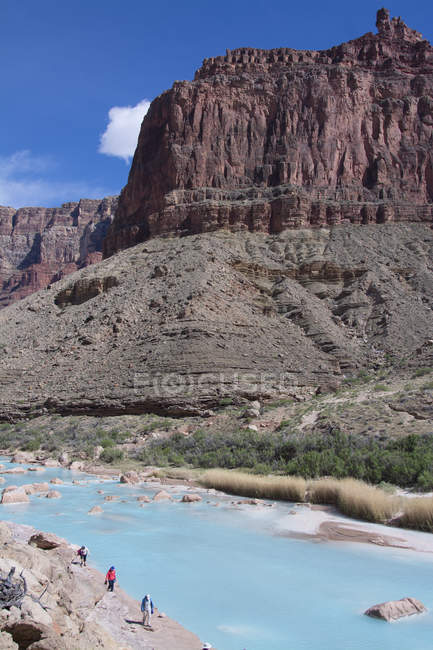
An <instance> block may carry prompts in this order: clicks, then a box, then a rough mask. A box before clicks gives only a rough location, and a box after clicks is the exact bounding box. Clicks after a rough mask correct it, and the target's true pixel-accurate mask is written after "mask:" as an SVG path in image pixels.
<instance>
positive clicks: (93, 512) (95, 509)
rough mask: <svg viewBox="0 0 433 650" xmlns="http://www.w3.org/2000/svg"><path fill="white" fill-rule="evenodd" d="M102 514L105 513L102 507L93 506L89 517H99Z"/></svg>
mask: <svg viewBox="0 0 433 650" xmlns="http://www.w3.org/2000/svg"><path fill="white" fill-rule="evenodd" d="M101 512H103V510H102V508H101V506H93V508H90V510H89V512H88V513H87V514H88V515H99V514H100V513H101Z"/></svg>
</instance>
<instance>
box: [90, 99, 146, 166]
mask: <svg viewBox="0 0 433 650" xmlns="http://www.w3.org/2000/svg"><path fill="white" fill-rule="evenodd" d="M149 106H150V102H148V101H147V99H143V100H142V101H141V102H139V103H138V104H137V105H136V106H113V108H110V110H109V111H108V125H107V128H106V129H105V131H104V133H103V134H102V135H101V140H100V143H99V149H98V151H99V153H105V154H106V155H107V156H117V157H118V158H123V160H124V161H125V162H126V163H129V160H130V158H131V157H132V156H133V155H134V151H135V147H136V146H137V139H138V134H139V133H140V126H141V122H142V121H143V117H144V116H145V115H146V113H147V111H148V108H149Z"/></svg>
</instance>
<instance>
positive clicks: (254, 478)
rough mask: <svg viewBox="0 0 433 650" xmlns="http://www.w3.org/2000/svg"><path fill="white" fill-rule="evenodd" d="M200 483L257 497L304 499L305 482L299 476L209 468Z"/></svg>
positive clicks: (231, 492)
mask: <svg viewBox="0 0 433 650" xmlns="http://www.w3.org/2000/svg"><path fill="white" fill-rule="evenodd" d="M200 483H201V484H202V485H204V486H205V487H208V488H214V489H216V490H221V491H222V492H228V493H229V494H237V495H240V496H244V497H253V498H257V499H278V500H283V501H305V491H306V487H307V483H306V481H305V479H303V478H301V477H299V476H262V475H258V474H245V473H244V472H233V471H230V470H223V469H211V470H209V471H208V472H206V473H205V474H204V475H203V476H202V477H201V478H200Z"/></svg>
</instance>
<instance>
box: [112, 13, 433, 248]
mask: <svg viewBox="0 0 433 650" xmlns="http://www.w3.org/2000/svg"><path fill="white" fill-rule="evenodd" d="M377 28H378V32H377V34H373V33H368V34H365V35H364V36H362V37H360V38H358V39H355V40H353V41H350V42H348V43H343V44H342V45H339V46H336V47H333V48H331V49H329V50H323V51H298V50H293V49H290V48H279V49H274V50H259V49H254V48H241V49H237V50H233V51H227V53H226V55H225V56H217V57H215V58H210V59H206V60H205V61H204V62H203V65H202V67H201V68H200V69H199V70H198V71H197V73H196V75H195V79H194V81H192V82H188V81H176V82H175V83H174V85H173V87H172V88H171V90H168V91H166V92H164V93H163V94H162V95H160V96H159V97H157V98H156V99H155V100H154V101H153V102H152V105H151V107H150V109H149V111H148V113H147V115H146V116H145V118H144V120H143V123H142V127H141V132H140V136H139V140H138V146H137V149H136V152H135V156H134V160H133V163H132V168H131V172H130V175H129V179H128V184H127V185H126V187H125V188H124V190H123V191H122V193H121V196H120V200H119V207H118V211H117V213H116V217H115V219H114V222H113V224H112V226H111V227H110V228H109V231H108V235H107V238H106V240H105V242H104V250H105V255H106V256H108V255H111V254H113V253H114V252H116V251H118V250H120V249H122V248H126V247H128V246H131V245H133V244H136V243H137V242H141V241H144V240H146V239H148V238H150V237H154V236H156V235H169V234H176V235H188V234H194V233H202V232H208V231H213V230H216V229H219V228H224V229H228V230H232V231H239V230H241V231H250V232H251V231H260V232H264V233H279V232H281V231H283V230H284V229H287V228H318V227H329V226H334V225H336V224H370V223H379V224H381V223H386V222H427V223H429V224H431V223H432V201H433V157H432V153H431V145H430V141H431V136H432V131H433V98H432V97H433V48H432V46H431V45H430V44H429V43H428V42H427V41H426V40H423V38H422V36H421V34H419V33H418V32H416V31H414V30H412V29H409V28H408V27H406V25H405V24H404V23H403V22H402V21H401V19H400V18H393V19H392V20H391V19H390V16H389V12H388V11H387V10H384V9H381V10H380V11H379V12H378V14H377Z"/></svg>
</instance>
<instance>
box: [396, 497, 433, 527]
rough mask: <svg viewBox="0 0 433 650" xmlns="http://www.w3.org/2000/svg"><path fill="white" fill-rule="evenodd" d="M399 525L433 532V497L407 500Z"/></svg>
mask: <svg viewBox="0 0 433 650" xmlns="http://www.w3.org/2000/svg"><path fill="white" fill-rule="evenodd" d="M398 525H399V526H401V527H402V528H416V529H417V530H425V531H428V532H433V497H415V498H410V499H409V498H406V499H405V500H404V508H403V514H402V515H401V516H400V517H399V518H398Z"/></svg>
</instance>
